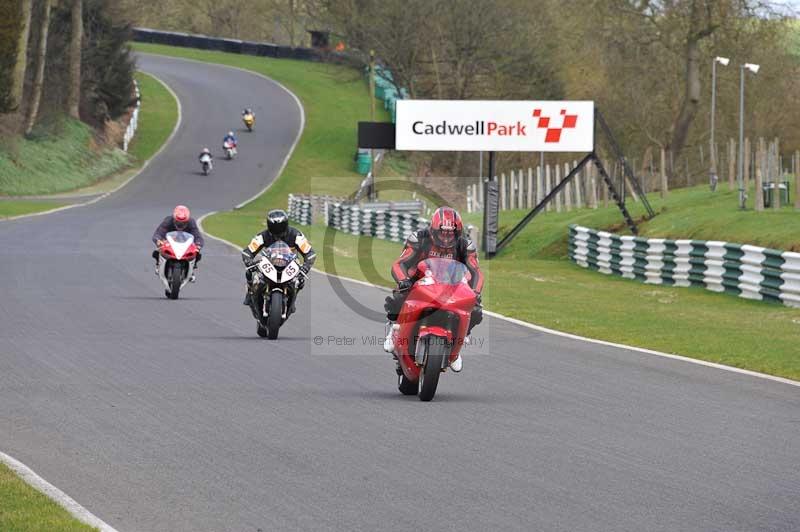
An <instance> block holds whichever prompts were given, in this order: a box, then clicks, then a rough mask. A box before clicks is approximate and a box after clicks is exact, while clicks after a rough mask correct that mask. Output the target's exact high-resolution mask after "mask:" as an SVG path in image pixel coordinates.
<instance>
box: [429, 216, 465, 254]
mask: <svg viewBox="0 0 800 532" xmlns="http://www.w3.org/2000/svg"><path fill="white" fill-rule="evenodd" d="M463 228H464V226H463V224H462V223H461V216H460V215H459V214H458V212H457V211H456V210H455V209H453V208H452V207H439V208H438V209H436V211H435V212H434V213H433V217H432V218H431V237H432V238H433V242H434V243H435V244H436V245H437V246H440V247H443V248H450V247H453V246H454V245H455V243H456V241H457V240H458V239H459V237H461V231H462V230H463Z"/></svg>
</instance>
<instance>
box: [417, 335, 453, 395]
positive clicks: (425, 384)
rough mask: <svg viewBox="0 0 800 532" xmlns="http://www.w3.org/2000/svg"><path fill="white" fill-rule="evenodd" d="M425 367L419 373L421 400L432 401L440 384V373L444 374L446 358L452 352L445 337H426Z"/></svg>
mask: <svg viewBox="0 0 800 532" xmlns="http://www.w3.org/2000/svg"><path fill="white" fill-rule="evenodd" d="M424 342H425V346H424V348H425V351H426V352H427V356H426V357H425V367H424V368H422V371H421V372H420V373H419V400H420V401H430V400H431V399H433V396H434V395H436V387H437V386H438V385H439V375H441V374H442V366H443V365H444V360H445V357H446V356H447V355H449V353H450V346H449V345H448V344H447V342H445V341H444V339H443V338H438V337H436V336H426V337H425V340H424Z"/></svg>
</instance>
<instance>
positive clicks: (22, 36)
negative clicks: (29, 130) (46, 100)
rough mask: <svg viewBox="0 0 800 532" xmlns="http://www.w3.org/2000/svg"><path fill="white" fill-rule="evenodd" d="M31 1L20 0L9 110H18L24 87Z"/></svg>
mask: <svg viewBox="0 0 800 532" xmlns="http://www.w3.org/2000/svg"><path fill="white" fill-rule="evenodd" d="M32 4H33V0H20V7H21V10H22V12H21V17H20V20H21V24H22V27H21V28H20V32H19V38H18V39H17V59H16V62H15V63H14V74H13V77H12V81H11V98H10V99H11V109H12V110H19V109H20V107H21V106H22V90H23V88H24V87H25V72H26V70H27V64H28V38H29V35H30V33H31V11H32V10H33V9H32V7H33V6H32Z"/></svg>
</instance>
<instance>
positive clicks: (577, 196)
mask: <svg viewBox="0 0 800 532" xmlns="http://www.w3.org/2000/svg"><path fill="white" fill-rule="evenodd" d="M576 166H578V163H577V162H575V161H572V167H573V168H575V167H576ZM585 176H586V167H584V168H582V169H581V171H580V172H578V174H577V175H576V176H575V206H576V207H577V208H579V209H580V208H581V207H583V201H582V199H583V198H582V196H583V194H581V185H582V184H583V180H584V177H585Z"/></svg>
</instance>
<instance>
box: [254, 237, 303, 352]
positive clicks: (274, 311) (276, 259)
mask: <svg viewBox="0 0 800 532" xmlns="http://www.w3.org/2000/svg"><path fill="white" fill-rule="evenodd" d="M247 269H248V270H251V271H252V272H253V273H252V277H251V279H252V282H251V298H250V300H251V304H250V310H251V311H252V313H253V317H254V318H255V319H256V322H257V327H256V332H257V333H258V335H259V336H260V337H262V338H269V339H270V340H275V339H276V338H277V337H278V331H279V330H280V328H281V325H283V324H284V323H285V322H286V320H287V319H288V318H289V315H290V309H291V308H292V306H293V303H294V300H295V298H296V297H297V292H298V281H299V280H300V276H302V275H305V274H304V273H303V272H302V270H301V269H300V264H299V263H298V262H297V254H295V253H293V252H292V250H291V248H290V247H289V246H288V244H286V242H283V241H281V240H278V241H277V242H275V243H273V244H272V245H270V246H268V247H266V248H264V249H262V250H261V251H259V252H258V253H257V254H256V256H255V257H253V260H252V263H251V265H250V266H248V268H247Z"/></svg>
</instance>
